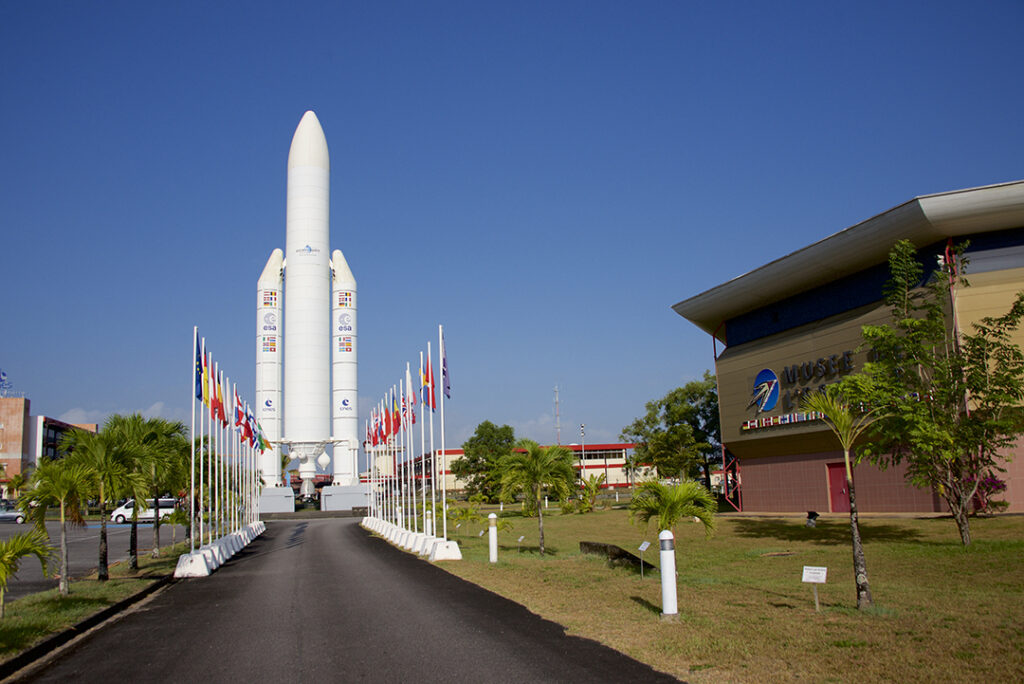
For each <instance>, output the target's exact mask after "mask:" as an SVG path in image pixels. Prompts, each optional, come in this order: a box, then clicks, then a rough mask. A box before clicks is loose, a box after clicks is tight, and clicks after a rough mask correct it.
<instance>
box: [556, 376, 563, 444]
mask: <svg viewBox="0 0 1024 684" xmlns="http://www.w3.org/2000/svg"><path fill="white" fill-rule="evenodd" d="M555 444H558V445H561V444H562V419H561V418H560V417H559V415H558V385H555Z"/></svg>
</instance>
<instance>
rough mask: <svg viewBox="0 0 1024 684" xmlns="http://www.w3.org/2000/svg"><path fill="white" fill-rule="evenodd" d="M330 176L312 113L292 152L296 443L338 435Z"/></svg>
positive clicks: (290, 372)
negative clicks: (333, 399)
mask: <svg viewBox="0 0 1024 684" xmlns="http://www.w3.org/2000/svg"><path fill="white" fill-rule="evenodd" d="M330 176H331V171H330V161H329V157H328V154H327V140H326V138H325V137H324V132H323V129H322V128H321V127H320V122H319V121H318V120H317V118H316V115H315V114H314V113H313V112H306V113H305V115H304V116H303V117H302V121H300V122H299V126H298V128H296V129H295V136H294V137H293V138H292V145H291V149H290V150H289V152H288V210H287V218H286V228H285V230H286V236H285V258H286V259H287V260H288V261H287V264H286V267H285V271H284V291H285V300H284V324H285V329H284V438H285V439H286V440H288V441H289V442H292V443H295V442H313V443H315V442H320V441H325V440H328V439H330V436H331V425H330V403H329V401H330V372H331V367H330V351H329V349H330V337H329V332H328V331H329V330H330V321H329V319H328V316H329V313H330V292H331V278H330V269H329V268H328V265H327V260H328V253H329V252H328V250H329V249H330V197H329V190H330ZM303 455H305V454H303ZM319 455H320V454H319V453H317V454H315V455H314V456H313V458H316V457H317V456H319ZM299 470H300V474H301V472H302V466H300V469H299Z"/></svg>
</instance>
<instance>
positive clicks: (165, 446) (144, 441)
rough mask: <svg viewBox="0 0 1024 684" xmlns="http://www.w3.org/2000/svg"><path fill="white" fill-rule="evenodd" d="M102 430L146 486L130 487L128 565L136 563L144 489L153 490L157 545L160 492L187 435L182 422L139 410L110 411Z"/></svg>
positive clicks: (144, 498)
mask: <svg viewBox="0 0 1024 684" xmlns="http://www.w3.org/2000/svg"><path fill="white" fill-rule="evenodd" d="M103 431H104V432H106V433H108V434H109V435H110V436H111V437H112V438H113V439H115V440H117V441H118V442H119V443H120V444H121V445H122V446H123V447H124V448H125V449H126V450H127V453H129V454H130V456H131V462H130V466H129V469H130V470H132V471H134V472H136V473H140V474H141V475H142V476H143V477H145V478H146V481H147V483H148V484H147V487H146V488H142V489H141V490H136V491H132V492H131V494H132V496H133V498H134V499H135V506H134V507H133V508H132V527H131V535H130V538H129V551H128V554H129V567H130V568H131V569H132V570H137V569H138V567H139V545H138V525H139V507H140V506H142V505H145V501H146V494H147V492H146V489H149V490H150V491H151V492H152V494H153V499H154V501H153V503H154V505H155V506H156V510H155V511H154V512H153V513H154V523H153V524H154V528H153V530H154V535H155V549H159V548H160V494H161V493H162V489H163V487H164V486H165V485H166V483H167V482H168V478H169V477H170V475H169V473H170V472H172V471H173V470H174V466H173V463H174V460H175V454H177V453H179V452H183V451H184V449H181V448H180V444H179V441H180V440H181V439H186V437H185V435H186V429H185V426H184V424H183V423H180V422H172V421H168V420H164V419H163V418H144V417H143V416H142V414H140V413H133V414H131V415H127V416H122V415H117V414H115V415H113V416H110V418H108V419H107V422H106V425H104V426H103Z"/></svg>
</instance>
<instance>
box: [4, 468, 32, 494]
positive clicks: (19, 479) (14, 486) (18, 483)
mask: <svg viewBox="0 0 1024 684" xmlns="http://www.w3.org/2000/svg"><path fill="white" fill-rule="evenodd" d="M26 484H28V478H26V477H25V475H24V474H23V473H15V474H14V475H11V476H10V477H9V478H7V496H9V497H10V498H12V499H16V498H18V495H19V494H21V490H22V489H24V488H25V485H26Z"/></svg>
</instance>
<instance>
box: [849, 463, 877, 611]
mask: <svg viewBox="0 0 1024 684" xmlns="http://www.w3.org/2000/svg"><path fill="white" fill-rule="evenodd" d="M846 491H848V492H849V493H850V534H851V535H852V536H853V575H854V580H855V581H856V583H857V610H864V609H865V608H870V607H871V606H872V605H874V602H873V601H872V599H871V585H869V584H868V568H867V564H866V563H865V561H864V545H863V543H862V542H861V539H860V525H859V523H858V522H857V495H856V494H855V493H854V491H853V478H851V477H850V476H849V475H847V477H846Z"/></svg>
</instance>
